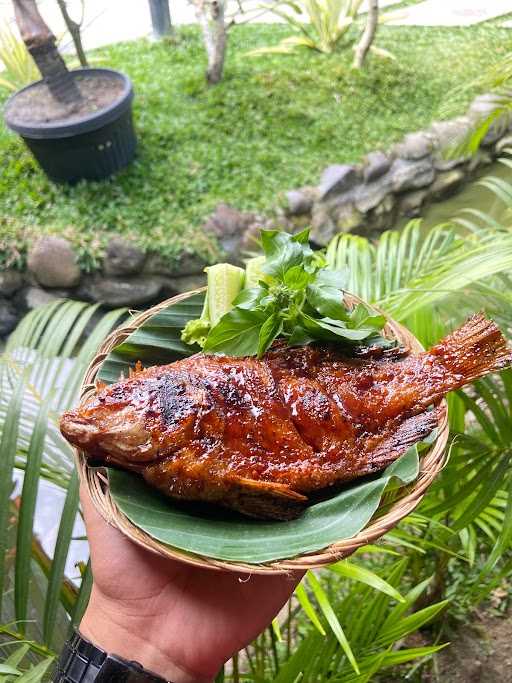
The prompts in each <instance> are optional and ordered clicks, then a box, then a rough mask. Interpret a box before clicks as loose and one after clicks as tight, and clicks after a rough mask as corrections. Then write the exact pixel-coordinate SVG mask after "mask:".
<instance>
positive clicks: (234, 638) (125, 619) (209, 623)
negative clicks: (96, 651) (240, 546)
mask: <svg viewBox="0 0 512 683" xmlns="http://www.w3.org/2000/svg"><path fill="white" fill-rule="evenodd" d="M82 507H83V512H84V518H85V524H86V527H87V535H88V538H89V544H90V549H91V561H92V571H93V577H94V578H93V588H92V592H91V598H90V601H89V605H88V607H87V610H86V612H85V614H84V617H83V619H82V622H81V624H80V632H81V633H82V635H83V636H85V637H86V638H87V639H89V640H90V641H92V642H93V643H94V644H95V645H97V646H98V647H101V648H102V649H103V650H106V651H107V652H110V653H114V654H117V655H119V656H121V657H124V658H125V659H129V660H136V661H138V662H140V663H141V664H142V665H143V666H144V667H145V668H146V669H149V670H150V671H153V672H154V673H158V674H160V675H161V676H163V677H164V678H166V679H168V680H170V681H173V683H207V682H210V681H211V680H212V679H213V678H214V677H215V674H216V673H217V671H218V670H219V669H220V667H221V666H222V664H223V663H224V662H225V661H226V660H228V659H229V658H230V657H231V656H232V655H233V654H234V653H235V652H237V651H238V650H240V649H241V648H243V647H245V646H246V645H247V644H248V643H250V642H251V641H252V640H254V638H255V637H256V636H257V635H258V634H259V633H260V632H261V631H262V630H263V629H264V628H265V627H266V626H268V624H270V622H271V621H272V619H273V618H274V617H275V616H276V614H277V613H278V612H279V610H280V609H281V607H282V606H283V605H284V604H285V603H286V601H287V600H288V598H289V597H290V595H291V593H292V591H293V589H294V588H295V586H296V585H297V583H298V582H299V581H300V580H301V578H302V575H303V573H302V572H294V573H293V574H291V575H290V576H286V575H273V576H262V575H252V576H248V575H241V574H237V573H234V572H233V573H232V572H223V571H222V572H221V571H215V570H210V569H201V568H197V567H193V566H192V565H187V564H184V563H181V562H177V561H174V560H167V559H165V558H163V557H159V556H158V555H155V554H153V553H151V552H150V551H147V550H144V549H143V548H141V547H140V546H138V545H136V544H135V543H133V542H132V541H130V540H129V539H128V538H127V537H126V536H124V535H123V534H122V533H121V532H120V531H118V530H117V529H115V528H113V527H111V526H109V525H108V524H107V523H106V522H105V521H104V520H103V519H102V518H101V516H100V515H99V513H98V512H97V511H96V510H95V508H94V506H93V504H92V502H91V499H90V497H89V495H88V493H87V492H86V491H85V490H82Z"/></svg>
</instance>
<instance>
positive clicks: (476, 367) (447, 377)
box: [427, 313, 512, 392]
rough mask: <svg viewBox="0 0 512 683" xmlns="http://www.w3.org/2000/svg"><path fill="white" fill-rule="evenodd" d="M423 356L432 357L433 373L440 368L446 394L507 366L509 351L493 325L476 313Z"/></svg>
mask: <svg viewBox="0 0 512 683" xmlns="http://www.w3.org/2000/svg"><path fill="white" fill-rule="evenodd" d="M427 357H429V358H432V357H433V360H434V363H433V368H432V370H433V373H434V374H435V373H436V368H439V365H441V366H442V369H443V371H444V372H443V380H444V381H443V384H444V386H443V390H444V391H445V392H447V391H451V390H453V389H459V388H460V387H462V386H463V385H464V384H467V383H468V382H472V381H473V380H475V379H478V378H479V377H482V376H483V375H486V374H488V373H490V372H495V371H497V370H503V369H504V368H506V367H508V366H510V365H511V364H512V349H511V348H510V347H509V346H507V340H506V339H505V337H504V336H503V334H502V333H501V331H500V330H499V328H498V326H497V325H496V323H495V322H494V321H492V320H489V319H488V318H486V317H485V315H484V314H483V313H477V314H475V315H473V316H471V318H469V320H467V321H466V322H465V323H464V324H463V325H462V326H461V327H459V328H457V329H456V330H455V331H454V332H452V333H451V334H449V335H448V336H447V337H445V338H444V339H442V340H441V341H440V342H439V343H438V344H436V346H434V347H433V348H432V349H431V350H430V351H429V352H428V354H427Z"/></svg>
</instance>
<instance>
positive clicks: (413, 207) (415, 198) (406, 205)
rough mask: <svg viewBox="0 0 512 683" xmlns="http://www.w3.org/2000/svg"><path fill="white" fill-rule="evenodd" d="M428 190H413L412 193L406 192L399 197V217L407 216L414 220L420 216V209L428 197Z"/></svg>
mask: <svg viewBox="0 0 512 683" xmlns="http://www.w3.org/2000/svg"><path fill="white" fill-rule="evenodd" d="M428 194H429V191H428V190H413V191H412V192H406V193H405V194H403V195H402V196H401V197H400V205H399V207H398V212H399V214H400V215H401V216H407V218H415V217H416V216H419V215H420V212H421V207H422V206H423V203H424V202H425V200H426V198H427V197H428Z"/></svg>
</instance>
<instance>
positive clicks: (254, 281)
mask: <svg viewBox="0 0 512 683" xmlns="http://www.w3.org/2000/svg"><path fill="white" fill-rule="evenodd" d="M264 263H265V257H264V256H255V257H254V258H252V259H249V261H247V263H246V265H245V289H249V288H250V287H256V286H257V285H258V282H259V281H260V280H263V281H264V282H267V281H268V279H269V275H267V273H264V272H263V270H262V269H261V268H262V266H263V264H264Z"/></svg>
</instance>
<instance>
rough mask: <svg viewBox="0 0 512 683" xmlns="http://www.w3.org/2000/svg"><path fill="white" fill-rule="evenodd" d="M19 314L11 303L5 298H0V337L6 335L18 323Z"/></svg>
mask: <svg viewBox="0 0 512 683" xmlns="http://www.w3.org/2000/svg"><path fill="white" fill-rule="evenodd" d="M18 320H19V316H18V313H17V311H16V309H15V308H14V306H13V305H12V304H11V302H10V301H7V300H6V299H0V337H6V336H7V335H8V334H10V333H11V332H12V331H13V330H14V328H15V327H16V325H17V324H18Z"/></svg>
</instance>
